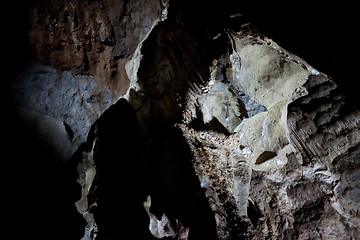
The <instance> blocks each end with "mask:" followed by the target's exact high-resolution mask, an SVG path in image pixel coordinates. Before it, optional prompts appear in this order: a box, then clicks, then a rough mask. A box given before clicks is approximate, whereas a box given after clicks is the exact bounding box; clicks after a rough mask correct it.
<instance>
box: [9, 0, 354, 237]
mask: <svg viewBox="0 0 360 240" xmlns="http://www.w3.org/2000/svg"><path fill="white" fill-rule="evenodd" d="M200 2H201V4H202V5H200V6H197V5H196V4H195V3H194V2H191V1H186V0H183V1H176V0H160V1H158V0H146V1H142V0H134V1H127V0H126V1H115V0H101V1H80V0H69V1H64V2H59V1H55V0H51V1H34V2H32V3H31V4H30V5H29V9H28V10H29V11H28V14H29V18H28V22H27V23H28V24H27V27H26V34H27V36H28V40H29V44H30V45H31V50H32V51H33V57H34V58H33V59H32V61H31V62H30V63H27V64H24V65H23V66H22V67H21V70H19V71H17V73H16V77H15V78H14V79H12V80H11V83H10V86H11V88H10V90H11V94H10V95H11V98H12V104H13V106H14V107H15V108H14V109H15V110H16V111H14V112H16V114H17V115H16V116H17V117H18V118H16V120H17V121H14V123H12V125H11V124H8V125H9V126H10V127H9V129H10V130H12V129H19V130H18V131H22V130H24V131H25V130H26V131H25V132H26V133H27V132H29V133H31V134H27V135H26V134H25V133H24V135H26V136H25V137H24V138H23V139H24V140H23V139H22V138H21V135H19V136H20V137H12V138H10V139H11V140H12V142H17V141H18V139H20V140H21V141H23V143H22V145H21V144H20V146H23V147H24V149H26V151H25V152H24V153H22V154H20V155H19V156H20V157H18V159H14V162H15V164H16V165H24V166H31V165H32V164H34V166H33V167H32V168H31V167H29V169H25V170H23V171H20V170H19V168H18V166H16V167H14V171H16V172H17V171H20V174H19V175H21V176H23V178H24V179H22V178H20V181H19V186H20V187H19V186H17V187H16V190H17V189H22V188H23V186H24V183H27V181H29V182H30V184H29V185H30V186H31V188H29V189H28V190H27V191H26V193H27V194H26V195H28V196H31V197H29V198H31V199H29V200H27V201H29V204H28V205H29V206H30V207H29V206H27V207H26V209H24V210H23V209H22V208H20V207H18V206H24V204H23V203H22V202H21V204H18V206H17V207H18V208H19V209H20V211H19V212H21V213H19V216H23V213H24V212H27V211H30V212H31V215H33V216H36V215H37V214H38V215H40V216H42V219H44V220H43V221H42V222H40V223H42V224H33V225H39V226H40V225H41V226H42V225H44V226H45V227H46V231H45V232H46V233H43V234H44V239H49V238H52V237H53V235H51V234H49V232H52V231H53V232H54V233H59V236H54V238H60V239H64V238H66V237H68V238H71V237H74V238H76V239H82V240H103V239H118V238H121V237H123V236H124V235H126V236H127V237H128V236H129V235H130V237H129V238H133V239H209V240H212V239H221V240H230V239H340V238H343V239H358V238H359V237H358V236H359V234H360V227H359V225H360V214H359V209H360V202H359V199H360V197H359V196H360V182H359V177H360V111H359V108H358V107H359V105H358V104H357V103H356V102H354V101H353V102H352V101H350V100H351V99H354V96H352V98H349V97H348V94H347V93H348V92H349V91H347V92H344V91H343V89H342V88H340V87H339V86H338V85H337V83H336V82H335V81H334V80H333V79H331V78H330V77H329V76H327V75H326V74H325V73H322V72H320V71H318V70H316V69H315V68H314V67H312V66H311V65H310V64H309V63H307V62H306V61H305V60H303V59H302V58H300V57H298V56H296V55H295V54H292V53H291V52H290V51H287V50H286V49H284V48H283V47H282V46H280V45H281V44H280V43H279V44H277V43H276V42H275V40H272V39H270V38H269V37H266V36H264V35H263V34H260V33H259V32H260V31H259V30H257V29H256V27H253V26H252V23H249V22H248V21H247V19H246V16H245V15H246V14H244V15H243V14H242V13H240V12H241V11H240V10H241V9H246V6H247V3H246V2H243V1H241V2H239V3H235V1H226V2H224V4H221V6H220V5H219V4H218V3H216V4H212V3H211V1H206V3H205V1H204V2H202V1H200ZM227 3H229V4H228V5H227ZM238 4H240V5H241V7H240V8H239V11H240V12H237V10H236V9H235V7H236V6H238ZM204 5H206V6H209V7H210V8H209V9H206V10H204V9H205V8H204ZM270 5H271V4H270ZM229 6H231V7H229ZM232 6H234V9H232ZM275 8H276V7H275ZM251 9H257V7H255V8H251ZM270 10H271V9H269V12H271V11H270ZM272 10H274V9H273V8H272ZM275 10H276V9H275ZM275 10H274V11H275ZM277 11H279V10H277ZM277 11H275V12H276V13H279V12H277ZM306 11H307V12H308V9H307V8H306ZM280 13H282V14H283V13H284V12H280ZM250 14H255V13H253V12H252V11H251V10H250ZM263 14H265V16H268V15H266V12H264V13H263ZM302 14H303V13H302ZM278 15H279V16H280V15H281V14H278ZM278 15H276V16H275V15H274V18H276V19H277V18H279V16H278ZM256 16H258V15H256ZM280 18H281V21H279V22H286V21H287V20H289V19H290V17H289V18H288V19H287V18H285V17H283V15H281V17H280ZM255 20H256V18H255ZM266 20H269V21H273V20H271V19H266ZM264 21H265V20H264ZM279 22H278V23H279ZM255 23H259V22H256V21H255ZM273 27H274V28H276V26H273ZM289 31H290V30H289ZM265 32H266V33H269V31H266V29H265ZM270 32H271V31H270ZM281 36H285V35H281ZM309 37H310V36H309ZM336 39H337V40H338V38H336ZM279 40H280V41H281V39H279ZM290 45H291V44H290ZM288 46H289V45H288ZM284 47H285V46H284ZM291 50H294V49H291ZM343 60H344V59H341V61H343ZM349 99H350V100H349ZM356 99H357V100H358V98H356ZM8 122H10V120H9V121H8ZM19 125H21V126H19ZM6 126H7V125H6ZM18 127H19V128H18ZM16 144H17V143H16ZM13 149H14V148H11V150H13ZM28 152H29V153H30V155H29V156H30V157H27V156H26V155H27V154H28ZM17 154H19V153H17ZM20 158H21V159H25V160H22V161H19V159H20ZM30 158H39V161H38V162H35V163H32V162H31V161H28V159H30ZM18 163H22V164H18ZM39 166H42V167H39ZM48 179H49V180H48ZM33 188H35V190H34V191H33V190H32V189H33ZM33 192H34V193H35V194H33ZM21 194H22V193H21ZM9 195H11V194H9ZM14 196H16V197H15V198H17V199H24V196H18V195H16V194H14ZM36 196H38V197H36ZM150 196H151V197H150ZM49 199H50V200H49ZM19 202H20V201H19ZM42 205H45V206H46V209H45V210H44V211H42V210H41V209H42ZM33 206H34V207H33ZM69 206H70V207H69ZM43 208H45V207H43ZM59 209H60V210H59ZM25 210H26V211H25ZM65 210H66V211H65ZM66 214H69V216H67V215H66ZM14 215H15V216H18V215H16V214H14ZM75 218H79V219H80V220H78V219H76V221H75V220H73V219H75ZM53 222H54V224H53ZM63 223H64V224H65V223H66V224H67V225H64V226H66V227H64V228H66V229H61V226H63V225H62V224H63ZM33 225H31V224H30V223H29V225H27V226H25V227H26V229H28V231H26V234H27V232H30V230H32V231H35V230H38V228H39V227H38V226H36V227H32V226H33ZM28 226H29V227H28ZM59 226H60V227H59ZM74 229H75V230H74ZM73 230H74V232H75V231H76V234H74V235H71V234H68V233H69V232H71V231H73ZM24 232H25V231H24ZM38 234H40V233H38ZM45 235H46V236H45ZM50 235H51V236H50ZM68 235H69V236H68ZM70 235H71V236H70ZM26 237H28V236H26Z"/></svg>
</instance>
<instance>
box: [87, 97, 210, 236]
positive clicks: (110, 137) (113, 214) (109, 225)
mask: <svg viewBox="0 0 360 240" xmlns="http://www.w3.org/2000/svg"><path fill="white" fill-rule="evenodd" d="M93 129H94V131H95V134H94V136H96V137H97V138H98V140H97V144H96V146H95V155H94V158H95V162H96V168H97V180H96V182H97V183H96V184H97V190H96V197H97V202H98V205H97V209H96V212H95V219H96V222H97V225H98V228H99V234H98V238H97V239H100V240H101V239H122V237H124V236H126V237H129V238H131V239H155V238H154V237H152V235H151V234H150V231H149V230H148V225H149V217H148V216H147V214H146V212H145V210H144V208H143V202H144V201H145V199H146V197H147V195H151V198H152V206H151V208H150V211H151V212H152V213H154V214H155V215H156V217H157V218H158V219H161V216H162V214H163V213H166V214H167V215H168V216H169V217H171V218H175V219H178V220H179V221H181V222H182V224H184V225H185V226H187V227H189V228H190V238H189V239H201V238H202V237H204V236H206V238H205V239H217V237H216V227H215V218H214V215H213V213H212V211H211V209H210V206H209V204H208V202H207V199H206V198H205V195H204V192H203V190H202V189H201V188H200V183H199V181H198V179H197V177H196V175H195V172H194V169H193V168H192V165H191V159H192V155H191V153H190V149H189V147H188V145H187V142H186V140H185V139H184V137H183V136H182V132H181V131H180V130H179V129H175V128H172V127H167V126H163V127H158V128H153V129H151V131H150V132H149V133H148V134H147V135H146V136H144V135H143V134H142V133H141V132H139V127H138V125H137V119H136V115H135V111H134V110H133V109H132V107H131V106H130V104H129V103H128V102H127V101H126V100H123V99H122V100H119V101H118V102H117V103H116V104H115V105H113V106H112V107H110V108H109V109H108V110H107V111H106V112H105V113H104V114H103V115H102V116H101V117H100V118H99V120H98V121H97V122H96V124H95V128H93Z"/></svg>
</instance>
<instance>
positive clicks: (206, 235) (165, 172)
mask: <svg viewBox="0 0 360 240" xmlns="http://www.w3.org/2000/svg"><path fill="white" fill-rule="evenodd" d="M153 130H154V132H153V134H152V135H151V136H150V137H149V138H148V139H147V150H148V151H147V152H148V156H150V157H151V160H152V164H151V171H150V176H149V179H151V180H152V182H151V183H152V184H151V185H150V186H149V187H150V194H151V197H152V203H153V204H152V207H151V211H152V212H153V213H154V214H155V215H156V217H157V218H158V219H160V218H161V216H162V214H163V213H164V212H165V213H166V214H168V215H170V216H172V217H174V218H176V219H178V220H179V221H181V222H182V223H183V224H184V225H185V226H186V227H189V228H190V232H189V239H190V240H191V239H194V240H195V239H217V234H216V226H215V216H214V213H213V212H212V211H211V209H210V206H209V203H208V201H207V199H206V197H205V191H204V189H201V188H200V182H199V180H198V177H197V176H196V174H195V171H194V169H193V167H192V164H191V161H192V158H193V156H192V154H191V151H190V148H189V146H188V144H187V142H186V140H185V138H184V137H183V135H182V132H181V130H180V129H177V128H173V127H166V126H164V127H163V128H161V129H153Z"/></svg>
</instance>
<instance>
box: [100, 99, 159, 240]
mask: <svg viewBox="0 0 360 240" xmlns="http://www.w3.org/2000/svg"><path fill="white" fill-rule="evenodd" d="M93 130H95V133H94V136H96V137H97V139H98V140H97V142H96V145H95V149H94V161H95V164H96V170H97V173H96V174H97V176H96V184H97V189H96V198H97V209H96V212H95V220H96V223H97V225H98V229H99V234H98V237H97V239H100V240H101V239H109V240H111V239H123V238H131V239H152V238H150V232H149V231H147V226H148V224H149V221H148V216H147V214H146V212H145V210H144V208H143V201H144V200H145V199H146V185H147V181H148V180H147V179H146V177H147V171H148V169H147V168H146V167H147V166H146V159H144V158H146V155H145V154H144V150H143V149H144V145H143V142H142V138H141V137H140V136H139V132H138V127H137V120H136V116H135V112H134V110H133V109H132V107H131V106H130V104H129V103H128V102H127V101H126V100H124V99H121V100H119V101H118V102H117V103H116V104H114V105H112V106H111V107H110V108H109V109H108V110H107V111H105V112H104V113H103V115H102V116H101V117H100V118H99V119H98V120H97V121H96V123H95V129H94V128H93Z"/></svg>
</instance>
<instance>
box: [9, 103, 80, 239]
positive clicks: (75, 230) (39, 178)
mask: <svg viewBox="0 0 360 240" xmlns="http://www.w3.org/2000/svg"><path fill="white" fill-rule="evenodd" d="M3 110H4V111H5V113H6V116H5V117H3V118H2V124H3V126H4V131H3V135H2V137H3V138H4V140H5V141H4V142H5V143H4V144H3V146H2V147H3V158H2V162H3V164H2V169H3V171H4V174H3V175H2V177H3V183H5V184H4V188H3V191H2V198H3V200H5V204H6V205H5V206H6V207H5V209H4V212H5V215H3V219H4V222H5V227H4V231H3V233H4V234H6V236H7V238H11V239H27V238H34V239H39V240H40V239H44V240H45V239H46V240H47V239H59V240H60V239H74V240H79V239H81V237H82V236H83V232H84V227H85V220H84V219H83V218H82V216H81V215H80V214H79V213H78V212H77V210H76V207H75V205H74V202H76V201H77V200H78V199H79V198H80V186H79V185H78V184H77V183H76V178H77V173H76V163H75V162H73V161H68V162H66V163H62V162H58V161H57V159H58V157H57V156H56V155H54V152H53V151H52V149H47V148H44V145H43V141H42V139H39V138H38V135H37V134H36V133H35V132H33V131H32V129H31V126H28V125H26V124H25V123H24V122H23V119H21V118H20V116H18V114H17V112H16V111H15V109H14V108H12V107H11V105H6V106H5V108H4V109H3ZM8 225H9V226H8Z"/></svg>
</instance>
